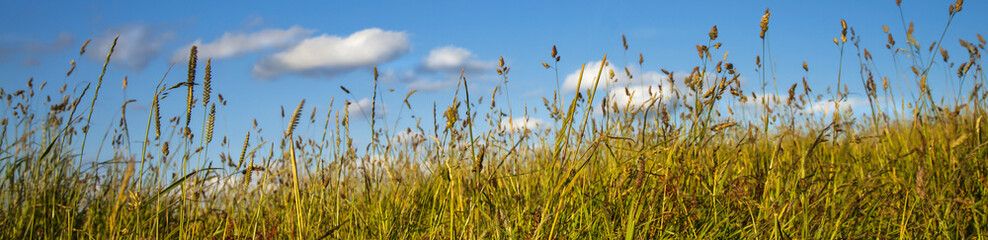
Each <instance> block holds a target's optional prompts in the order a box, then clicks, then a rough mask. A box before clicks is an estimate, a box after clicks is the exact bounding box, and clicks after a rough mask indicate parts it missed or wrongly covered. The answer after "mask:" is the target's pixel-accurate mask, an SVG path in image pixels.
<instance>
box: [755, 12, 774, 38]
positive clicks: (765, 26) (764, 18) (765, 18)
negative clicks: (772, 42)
mask: <svg viewBox="0 0 988 240" xmlns="http://www.w3.org/2000/svg"><path fill="white" fill-rule="evenodd" d="M769 16H772V12H770V11H769V10H768V8H766V9H765V15H762V23H761V27H762V32H761V33H760V34H759V35H758V36H759V37H761V38H762V39H765V32H767V31H768V18H769Z"/></svg>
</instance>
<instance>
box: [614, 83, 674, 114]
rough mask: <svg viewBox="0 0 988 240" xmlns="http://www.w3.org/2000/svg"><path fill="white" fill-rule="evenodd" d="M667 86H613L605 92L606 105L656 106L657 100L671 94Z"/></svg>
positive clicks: (630, 107)
mask: <svg viewBox="0 0 988 240" xmlns="http://www.w3.org/2000/svg"><path fill="white" fill-rule="evenodd" d="M671 92H672V91H671V90H670V89H669V88H662V89H661V90H660V89H659V87H657V86H641V85H636V86H630V87H623V88H613V89H611V91H610V92H609V93H608V94H607V99H608V103H607V104H608V105H609V106H608V107H609V108H610V107H613V106H615V105H616V106H617V108H618V109H621V110H626V109H641V108H648V107H650V106H651V107H652V108H654V107H655V106H658V104H659V101H662V100H666V99H669V98H670V96H671Z"/></svg>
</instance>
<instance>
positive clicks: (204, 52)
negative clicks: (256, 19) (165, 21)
mask: <svg viewBox="0 0 988 240" xmlns="http://www.w3.org/2000/svg"><path fill="white" fill-rule="evenodd" d="M313 32H314V31H313V30H311V29H304V28H301V27H298V26H293V27H291V28H288V29H265V30H261V31H257V32H253V33H229V32H227V33H224V34H223V37H220V38H219V39H216V40H214V41H212V42H209V43H203V42H202V39H198V40H196V41H195V42H193V43H192V44H189V45H186V46H185V47H182V48H179V49H178V50H176V51H175V54H173V55H172V58H171V60H172V61H179V60H181V59H182V58H185V57H188V56H189V48H191V47H192V45H195V46H198V48H199V49H198V51H199V57H200V58H226V57H237V56H240V55H242V54H244V53H248V52H254V51H260V50H264V49H269V48H283V47H288V46H291V45H292V44H295V43H298V42H299V41H301V40H302V39H303V38H304V37H306V36H309V35H311V34H312V33H313Z"/></svg>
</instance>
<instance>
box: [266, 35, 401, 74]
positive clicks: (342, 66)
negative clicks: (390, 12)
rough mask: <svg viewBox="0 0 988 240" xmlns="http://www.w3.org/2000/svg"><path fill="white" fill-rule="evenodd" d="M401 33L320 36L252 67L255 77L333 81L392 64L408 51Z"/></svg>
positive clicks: (308, 39)
mask: <svg viewBox="0 0 988 240" xmlns="http://www.w3.org/2000/svg"><path fill="white" fill-rule="evenodd" d="M410 48H411V44H410V43H409V42H408V34H406V33H404V32H393V31H384V30H381V29H378V28H370V29H365V30H361V31H358V32H355V33H353V34H351V35H350V36H347V37H345V38H344V37H339V36H332V35H327V34H323V35H320V36H317V37H312V38H307V39H305V40H302V42H301V43H299V44H298V45H295V46H294V47H292V48H290V49H288V50H286V51H283V52H280V53H277V54H274V55H272V56H270V57H267V58H265V59H263V60H261V61H260V62H258V63H257V64H256V65H254V74H255V75H256V76H259V77H262V78H271V77H276V76H280V75H285V74H300V75H306V76H323V77H333V76H336V75H338V74H341V73H346V72H350V71H353V70H356V69H359V68H365V67H370V66H373V65H377V64H381V63H385V62H388V61H391V60H393V59H395V58H397V57H398V56H401V55H402V54H404V53H406V52H408V51H409V49H410Z"/></svg>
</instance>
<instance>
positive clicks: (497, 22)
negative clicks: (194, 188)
mask: <svg viewBox="0 0 988 240" xmlns="http://www.w3.org/2000/svg"><path fill="white" fill-rule="evenodd" d="M951 3H953V1H945V0H937V1H909V0H907V1H904V2H903V14H904V16H905V21H906V22H910V21H914V22H915V29H916V32H915V33H914V34H915V35H916V36H917V40H918V41H919V42H920V45H922V46H923V47H924V48H926V47H927V46H928V45H929V44H930V43H931V42H932V41H935V40H936V37H938V36H939V34H940V33H941V31H942V30H943V27H944V25H945V24H946V20H947V15H948V14H947V6H949V5H950V4H951ZM0 5H2V6H3V7H0V18H2V21H0V29H2V31H0V72H2V73H4V74H3V76H2V77H0V87H3V88H5V89H20V88H23V86H24V83H25V82H26V81H27V79H28V78H31V77H33V78H34V79H35V82H36V84H39V83H40V82H44V81H48V82H49V84H50V86H49V89H48V90H50V93H54V91H55V90H57V88H58V87H60V86H61V84H62V83H63V82H65V83H68V84H69V85H70V87H73V86H78V85H79V84H80V83H85V82H95V80H96V77H97V76H98V74H99V69H100V67H101V66H102V63H103V60H102V58H103V57H105V54H106V50H107V49H108V47H109V42H110V39H112V36H113V35H115V34H120V35H121V37H120V43H118V46H117V52H116V53H115V55H114V56H113V60H112V61H111V64H110V67H109V70H108V73H107V75H106V77H105V79H104V81H105V82H104V84H105V85H104V86H103V87H104V89H103V90H101V96H100V101H99V103H98V104H97V105H96V112H97V113H96V114H94V115H96V116H94V122H97V123H100V124H103V123H110V122H111V121H113V120H112V119H116V118H118V117H119V106H120V104H122V103H123V102H124V101H125V100H126V99H135V100H137V102H136V104H132V105H133V106H132V107H133V110H129V111H128V117H129V118H130V119H129V121H130V122H131V124H132V125H134V126H132V127H131V128H132V129H134V128H136V126H137V125H143V123H144V121H146V116H147V113H148V109H147V106H149V105H150V98H151V95H152V94H153V91H154V86H155V85H156V84H157V83H158V81H159V80H161V79H162V76H163V75H164V73H165V72H166V70H167V69H168V66H169V65H170V64H171V63H173V62H179V63H178V64H176V66H175V68H174V69H172V71H171V73H170V74H169V75H168V76H167V77H166V78H165V84H174V83H176V82H179V81H184V79H185V71H186V69H185V61H186V60H184V59H181V58H182V57H183V55H184V54H187V52H188V46H190V45H192V44H197V45H199V46H200V57H202V59H201V60H200V69H199V73H200V79H199V80H197V81H201V74H202V66H204V63H205V57H212V58H213V60H212V61H213V77H214V78H213V79H214V80H213V89H214V92H215V93H220V94H223V95H224V97H225V98H226V100H227V101H228V102H229V104H228V105H227V106H224V107H221V108H220V109H218V112H219V113H220V117H219V118H218V120H217V121H218V123H219V125H218V127H217V133H218V134H220V135H221V136H222V135H229V136H233V138H238V136H243V134H245V132H246V131H248V130H249V129H250V128H251V125H252V120H253V119H255V118H256V119H257V120H258V122H259V123H260V124H261V126H262V127H263V128H264V129H265V130H264V133H265V134H266V136H267V137H268V138H269V139H272V138H277V137H278V134H280V133H281V131H283V130H284V126H285V124H286V123H285V122H284V121H283V120H281V117H280V112H281V106H284V107H285V108H286V110H285V111H286V112H290V111H291V110H292V109H293V108H294V106H295V105H297V103H298V102H299V100H301V99H306V100H307V102H306V106H307V107H306V112H305V116H308V115H309V112H308V111H309V110H311V107H313V106H316V107H317V109H318V111H319V112H320V113H319V114H317V116H320V115H322V116H324V115H325V110H327V109H328V106H329V100H330V98H332V97H335V99H336V101H335V105H336V106H334V109H335V110H339V109H340V108H341V107H342V102H343V101H344V100H351V101H355V102H360V101H361V100H363V99H369V98H370V97H371V94H372V87H373V81H372V75H373V74H372V73H371V69H372V68H373V67H374V66H378V68H379V69H380V71H381V73H382V81H381V87H380V88H381V89H382V90H384V92H382V95H381V99H382V100H381V102H383V104H384V105H385V106H383V108H385V109H386V111H387V112H386V114H385V117H384V119H385V121H387V122H388V123H389V125H391V124H392V123H393V122H394V121H395V119H398V118H399V116H398V114H397V112H398V111H399V110H400V109H401V105H402V103H401V100H402V99H403V98H404V97H405V95H406V93H407V92H408V91H411V90H418V92H417V93H416V94H414V95H412V97H411V98H410V102H411V104H412V110H411V111H409V110H407V109H406V110H403V111H402V115H401V116H400V118H401V119H404V120H403V123H401V124H399V129H404V127H402V126H406V127H407V126H410V125H409V124H412V123H413V122H411V121H410V120H408V119H410V115H413V114H414V115H421V116H422V117H423V118H424V119H423V123H430V124H431V120H432V119H431V114H432V113H431V111H432V109H431V108H432V103H433V102H438V104H439V107H440V108H443V107H444V106H445V105H446V104H447V103H448V102H449V100H450V98H451V97H452V91H453V90H454V88H455V86H456V85H455V79H456V76H457V74H458V72H459V69H461V68H464V67H465V68H467V77H468V81H470V84H471V85H470V86H471V91H472V92H475V93H474V94H475V95H474V96H485V95H486V96H488V98H489V96H490V92H491V90H492V89H493V88H494V86H496V85H497V84H498V83H499V81H498V80H497V75H496V73H495V71H494V66H495V64H496V62H497V59H498V58H499V57H501V56H503V57H504V59H505V62H506V63H507V65H508V66H510V67H511V72H510V74H509V75H508V81H509V83H508V91H507V93H508V95H507V96H504V97H507V98H508V99H510V101H511V103H512V104H513V105H514V106H513V107H514V108H516V109H521V108H522V106H524V104H527V105H528V107H529V108H530V109H531V108H539V109H540V111H539V112H540V113H539V114H533V115H534V116H533V118H542V119H544V118H545V115H544V114H543V112H544V111H541V106H542V100H541V97H543V96H545V97H551V94H552V92H553V91H554V90H555V89H556V81H555V75H554V74H555V72H554V71H552V70H546V69H544V68H543V67H542V66H541V62H551V61H550V59H549V50H550V49H551V47H552V46H553V45H557V47H558V49H559V53H560V56H561V60H562V61H561V62H560V63H559V65H558V71H559V74H560V78H561V79H560V81H565V78H566V76H568V75H570V74H572V73H574V72H576V71H578V70H579V67H580V65H581V64H584V63H591V65H592V64H593V63H594V62H595V61H599V60H600V58H601V57H602V56H603V55H604V54H608V56H609V61H610V62H611V64H612V65H615V66H619V67H620V66H634V67H637V61H638V57H637V56H638V53H642V54H643V55H644V59H645V62H644V65H642V67H641V68H633V69H635V70H638V74H640V75H642V76H644V75H645V74H648V73H657V71H658V70H659V69H660V68H662V69H668V70H673V71H676V72H680V73H681V74H685V73H688V72H689V70H690V69H692V68H693V66H696V65H697V64H700V60H699V59H698V58H697V57H696V50H695V47H694V46H695V45H696V44H707V40H708V36H707V33H708V32H709V30H710V28H711V26H713V25H717V26H718V29H719V32H720V34H719V36H720V37H719V39H718V42H723V43H724V45H723V47H722V48H721V49H720V50H718V51H717V52H716V53H715V54H714V55H716V56H714V59H715V60H717V59H718V58H720V57H721V55H722V54H723V53H724V52H725V51H727V52H729V57H728V61H729V62H734V63H735V66H736V67H737V68H738V69H739V71H740V73H741V74H742V76H743V77H744V78H747V79H749V84H747V85H746V86H745V87H746V88H747V89H749V90H752V89H755V88H756V86H757V84H753V81H751V79H757V78H758V75H757V73H756V72H755V71H754V69H755V65H754V58H755V56H756V55H758V54H761V51H762V48H761V43H762V42H761V39H760V38H758V32H759V20H760V18H761V16H762V14H763V12H764V11H765V8H771V11H772V15H771V23H770V29H769V33H768V43H769V46H770V56H771V58H770V60H771V62H770V63H771V64H772V65H771V66H772V67H773V68H774V69H775V70H774V73H775V74H776V78H777V80H778V81H779V88H786V87H788V86H789V85H790V84H792V83H794V82H796V81H799V79H800V78H801V77H802V76H803V75H804V74H803V71H802V63H803V61H806V62H807V63H808V64H809V67H810V72H809V74H808V80H810V87H812V88H813V89H814V90H817V93H823V91H822V90H823V89H825V88H826V87H827V86H833V85H835V83H834V80H835V79H836V76H837V64H838V57H839V54H840V52H839V50H838V48H837V47H835V45H834V44H833V43H832V39H833V38H834V37H839V34H840V20H841V19H846V20H847V22H848V24H849V26H850V27H852V28H855V30H856V32H857V34H858V35H859V36H860V37H861V44H862V47H864V48H868V49H869V50H870V51H871V52H872V54H873V55H875V59H876V62H877V66H878V67H879V69H880V71H881V73H884V74H890V73H894V72H896V70H895V69H894V68H893V67H892V66H893V65H891V61H890V60H891V58H890V57H889V56H890V54H889V53H888V50H886V49H885V47H884V45H885V43H886V35H885V33H883V32H882V26H883V25H888V26H889V27H890V28H891V32H892V33H893V34H894V35H895V36H896V37H897V41H899V42H900V46H903V43H904V42H905V39H904V34H903V31H904V30H903V25H902V22H901V21H900V17H899V9H898V8H896V6H895V1H892V0H888V1H675V2H671V1H614V2H600V1H567V2H557V1H498V2H484V3H472V2H465V1H457V2H452V1H414V2H413V1H393V2H392V1H345V2H329V1H322V2H317V3H311V2H306V3H281V2H277V3H276V2H270V1H239V2H236V3H230V2H201V1H166V2H161V3H149V2H145V1H8V2H4V3H2V4H0ZM985 10H988V2H984V1H968V2H966V3H965V5H964V10H963V12H961V13H960V14H959V15H957V17H956V18H955V19H954V22H953V23H952V24H951V26H950V29H949V30H948V31H947V33H946V36H945V37H944V43H945V45H944V47H945V48H947V49H948V51H950V52H951V56H952V57H953V59H952V60H951V61H952V62H958V64H959V63H960V61H963V59H965V57H966V55H967V54H966V52H965V51H964V50H962V49H961V47H960V46H959V44H957V39H958V38H964V39H967V40H969V41H972V42H976V41H977V38H976V37H975V34H976V33H981V34H986V33H988V25H986V24H984V23H985V22H988V15H985V14H984V12H985ZM622 34H624V35H626V36H627V39H628V45H629V47H630V48H629V50H628V51H627V52H625V51H624V49H623V47H622V44H621V36H622ZM90 38H91V39H93V42H92V43H91V44H90V45H89V47H88V48H87V52H86V54H85V55H83V56H81V57H80V56H79V55H78V52H79V46H80V45H82V43H83V42H84V41H85V40H86V39H90ZM853 51H854V50H853V49H848V50H847V54H848V55H846V56H845V57H848V56H849V57H848V58H849V59H846V60H845V69H848V70H845V71H844V74H845V75H844V76H845V77H848V79H851V80H850V83H849V84H848V87H849V88H850V90H851V92H852V93H857V94H858V96H863V95H862V94H861V93H862V92H863V90H862V89H863V88H862V87H861V86H860V85H861V84H859V83H860V80H859V78H856V77H857V67H856V64H857V60H856V57H855V56H854V55H853ZM924 57H925V59H929V57H928V56H924ZM902 59H904V58H900V61H901V60H902ZM70 60H76V61H77V62H78V66H77V68H76V70H75V72H74V73H73V75H72V76H71V77H69V78H68V79H66V78H65V77H64V75H65V71H67V70H68V69H69V61H70ZM938 62H939V61H938ZM906 66H908V65H906ZM952 73H953V70H949V69H948V70H945V69H944V66H943V64H936V65H935V66H934V74H931V80H930V82H931V85H933V87H934V88H936V89H938V90H942V91H946V89H947V85H945V83H944V82H945V81H943V80H942V77H943V76H950V74H952ZM125 76H126V77H127V78H128V80H129V86H128V87H127V89H126V90H123V89H121V87H120V85H121V80H122V79H123V78H124V77H125ZM934 77H941V79H940V81H938V80H936V79H934ZM340 85H342V86H345V87H347V88H348V89H350V90H351V91H352V92H353V94H354V96H355V97H356V99H354V98H353V97H351V96H349V95H346V94H344V93H343V92H342V91H341V90H340V89H339V86H340ZM564 85H565V84H564ZM51 86H54V87H51ZM388 89H394V90H395V91H394V92H387V90H388ZM563 90H564V92H566V91H567V90H566V89H565V87H564V89H563ZM568 91H569V92H572V89H570V90H568ZM779 91H780V92H782V91H785V89H780V90H779ZM478 93H479V94H478ZM52 95H54V94H52ZM852 95H854V94H852ZM504 97H502V100H499V101H500V102H499V104H504V102H503V98H504ZM475 98H476V97H475ZM214 99H215V98H214ZM486 101H489V99H488V100H486ZM163 105H165V106H169V107H168V108H166V109H164V110H163V112H165V113H169V114H165V116H163V117H165V118H168V116H172V115H179V114H181V113H182V111H181V108H183V107H184V99H182V98H181V97H172V98H168V99H166V100H165V101H164V102H163ZM201 111H202V107H201V106H200V107H199V108H198V109H197V110H196V112H197V113H199V114H201ZM440 111H441V109H440ZM516 111H518V110H516ZM287 114H290V113H287ZM357 118H358V119H357V120H354V121H353V122H354V124H353V125H354V127H355V132H358V133H359V132H360V131H364V132H366V129H367V127H366V125H367V124H366V123H365V122H366V120H359V117H357ZM317 119H318V118H317ZM318 122H321V120H317V123H318ZM135 123H141V124H135ZM320 127H321V126H320ZM94 128H95V129H99V128H100V127H99V126H94ZM104 128H105V126H104ZM307 128H311V129H308V130H311V131H310V133H306V134H311V135H309V136H316V135H317V133H315V132H316V131H315V129H316V128H317V126H314V125H313V126H309V125H307V124H303V128H302V129H303V131H304V130H306V129H307ZM132 131H133V130H132ZM134 136H135V137H134V139H137V138H138V137H137V136H139V135H138V134H135V135H134ZM357 138H358V139H361V138H363V139H365V140H366V137H359V136H358V137H357ZM237 141H238V140H234V142H237Z"/></svg>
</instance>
